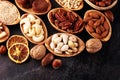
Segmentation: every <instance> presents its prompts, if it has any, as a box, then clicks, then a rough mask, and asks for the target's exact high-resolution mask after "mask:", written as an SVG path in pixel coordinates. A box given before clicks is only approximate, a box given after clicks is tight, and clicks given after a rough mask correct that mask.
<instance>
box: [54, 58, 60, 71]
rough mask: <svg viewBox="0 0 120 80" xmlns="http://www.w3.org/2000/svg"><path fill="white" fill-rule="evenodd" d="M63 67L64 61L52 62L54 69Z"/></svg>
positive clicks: (56, 60) (55, 60)
mask: <svg viewBox="0 0 120 80" xmlns="http://www.w3.org/2000/svg"><path fill="white" fill-rule="evenodd" d="M61 66H62V60H60V59H54V61H53V62H52V67H53V68H54V69H58V68H59V67H61Z"/></svg>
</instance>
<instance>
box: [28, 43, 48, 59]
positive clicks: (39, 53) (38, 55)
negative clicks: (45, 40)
mask: <svg viewBox="0 0 120 80" xmlns="http://www.w3.org/2000/svg"><path fill="white" fill-rule="evenodd" d="M45 54H46V48H45V46H44V45H36V46H34V47H33V48H32V49H31V50H30V56H31V57H32V58H33V59H36V60H40V59H42V58H43V57H44V56H45Z"/></svg>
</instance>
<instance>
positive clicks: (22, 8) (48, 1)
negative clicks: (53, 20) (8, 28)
mask: <svg viewBox="0 0 120 80" xmlns="http://www.w3.org/2000/svg"><path fill="white" fill-rule="evenodd" d="M46 2H47V3H48V4H49V7H48V9H47V11H45V12H42V13H40V12H39V13H38V12H35V11H33V9H32V8H29V9H27V8H24V7H22V5H20V4H18V2H17V0H15V3H16V5H17V6H18V7H19V8H20V9H21V10H22V11H24V12H27V13H31V14H36V15H43V14H46V13H47V12H48V11H49V10H50V9H51V6H52V5H51V2H50V0H46Z"/></svg>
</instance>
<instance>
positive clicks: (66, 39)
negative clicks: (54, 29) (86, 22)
mask: <svg viewBox="0 0 120 80" xmlns="http://www.w3.org/2000/svg"><path fill="white" fill-rule="evenodd" d="M60 37H62V38H63V43H64V44H67V42H68V35H67V34H61V35H60Z"/></svg>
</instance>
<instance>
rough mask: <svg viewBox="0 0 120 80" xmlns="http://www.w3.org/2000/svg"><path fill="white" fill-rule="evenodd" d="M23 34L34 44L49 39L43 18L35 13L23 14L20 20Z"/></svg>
mask: <svg viewBox="0 0 120 80" xmlns="http://www.w3.org/2000/svg"><path fill="white" fill-rule="evenodd" d="M20 29H21V31H22V33H23V35H24V36H25V37H26V38H27V39H28V40H29V41H30V42H32V43H34V44H43V43H44V41H45V40H46V39H47V36H48V33H47V28H46V25H45V24H44V22H43V21H42V19H40V18H39V17H38V16H36V15H34V14H29V13H26V14H23V15H22V16H21V20H20Z"/></svg>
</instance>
